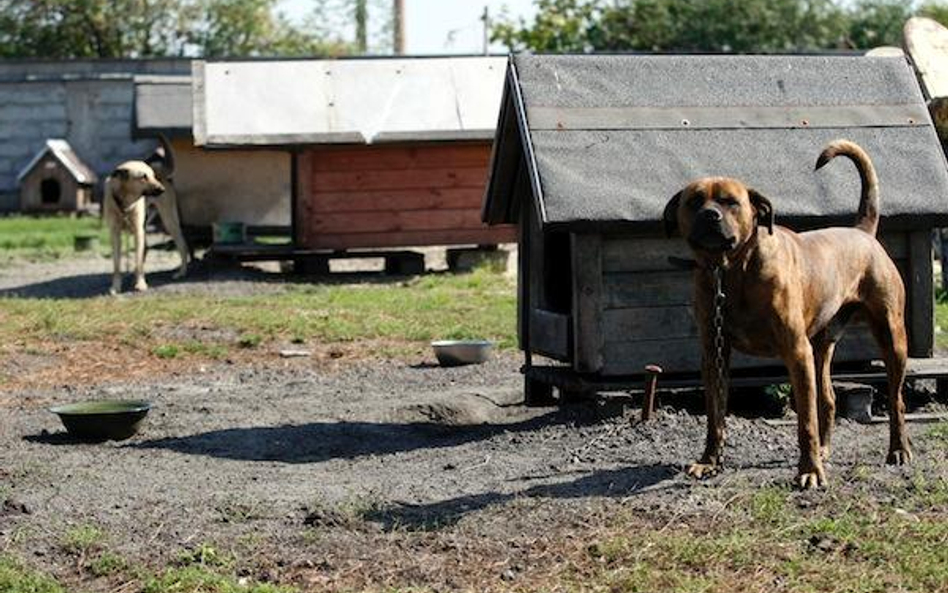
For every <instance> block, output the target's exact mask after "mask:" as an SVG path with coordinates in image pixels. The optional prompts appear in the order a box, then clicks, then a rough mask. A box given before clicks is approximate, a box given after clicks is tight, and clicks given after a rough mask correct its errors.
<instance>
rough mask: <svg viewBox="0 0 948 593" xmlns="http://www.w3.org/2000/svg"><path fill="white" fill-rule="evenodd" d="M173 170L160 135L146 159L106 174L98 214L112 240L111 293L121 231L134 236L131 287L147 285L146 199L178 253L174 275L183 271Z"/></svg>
mask: <svg viewBox="0 0 948 593" xmlns="http://www.w3.org/2000/svg"><path fill="white" fill-rule="evenodd" d="M152 165H154V167H155V168H152ZM159 172H160V173H159ZM173 173H174V157H173V155H172V153H171V148H170V146H169V145H168V143H167V141H166V140H165V139H164V138H162V146H161V147H159V149H158V150H156V151H155V153H154V154H152V155H151V156H150V157H148V159H147V161H126V162H124V163H122V164H120V165H118V166H117V167H116V168H115V170H114V171H112V173H111V174H110V175H109V176H108V177H107V178H106V180H105V192H104V197H103V200H102V215H103V217H104V218H105V221H106V223H107V224H108V227H109V231H110V234H111V240H112V287H111V289H110V290H109V292H110V293H111V294H113V295H114V294H118V293H119V292H120V291H121V290H122V267H121V263H122V231H126V232H130V233H132V235H133V237H134V239H135V290H137V291H143V290H146V289H147V288H148V283H147V282H146V281H145V215H146V211H147V202H146V199H152V200H153V201H154V204H155V206H156V207H157V209H158V214H159V216H161V221H162V223H163V224H164V226H165V229H166V230H167V231H168V232H169V233H170V234H171V236H172V238H173V239H174V242H175V245H176V247H177V249H178V254H179V255H180V256H181V266H180V267H179V268H178V270H177V271H176V272H175V274H174V277H175V278H181V277H183V276H184V275H185V274H186V273H187V266H188V247H187V243H186V242H185V240H184V235H183V233H182V232H181V224H180V222H179V220H178V203H177V194H176V193H175V191H174V185H173V183H172V175H173Z"/></svg>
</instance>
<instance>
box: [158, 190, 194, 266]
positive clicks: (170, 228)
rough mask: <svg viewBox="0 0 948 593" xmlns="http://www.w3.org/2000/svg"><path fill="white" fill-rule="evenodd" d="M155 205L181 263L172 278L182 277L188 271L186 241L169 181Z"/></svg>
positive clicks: (174, 195)
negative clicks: (172, 240)
mask: <svg viewBox="0 0 948 593" xmlns="http://www.w3.org/2000/svg"><path fill="white" fill-rule="evenodd" d="M155 207H156V208H158V216H160V217H161V224H162V225H163V226H164V227H165V231H166V232H167V233H168V234H169V235H171V238H172V239H174V245H175V247H176V248H177V250H178V255H179V256H180V257H181V265H180V266H179V267H178V270H177V271H176V272H175V273H174V279H175V280H177V279H179V278H184V276H185V275H186V274H187V273H188V253H189V251H188V243H187V241H185V240H184V233H183V232H181V220H180V217H179V216H178V195H177V192H175V189H174V186H173V185H172V184H171V181H168V182H166V183H165V193H163V194H161V195H160V196H158V197H157V198H156V199H155Z"/></svg>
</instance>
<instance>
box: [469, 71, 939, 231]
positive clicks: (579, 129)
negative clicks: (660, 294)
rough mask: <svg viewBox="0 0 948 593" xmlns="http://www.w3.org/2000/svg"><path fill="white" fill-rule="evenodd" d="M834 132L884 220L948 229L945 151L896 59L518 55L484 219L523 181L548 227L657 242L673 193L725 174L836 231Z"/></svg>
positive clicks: (841, 208) (842, 207) (785, 219)
mask: <svg viewBox="0 0 948 593" xmlns="http://www.w3.org/2000/svg"><path fill="white" fill-rule="evenodd" d="M835 138H848V139H850V140H853V141H855V142H857V143H858V144H860V145H861V146H862V147H863V148H865V149H866V151H867V152H868V153H869V155H870V156H871V157H872V159H873V162H874V164H875V165H876V169H877V171H878V174H879V183H880V191H881V195H882V212H883V215H884V216H885V217H886V218H887V221H888V222H886V224H889V225H894V224H905V225H907V226H935V225H944V224H946V223H948V168H946V162H945V156H944V154H943V153H942V151H941V148H940V145H939V143H938V140H937V138H936V135H935V131H934V128H933V127H932V124H931V120H930V118H929V115H928V111H927V109H926V106H925V103H924V100H923V98H922V95H921V92H920V91H919V88H918V85H917V83H916V80H915V77H914V75H913V72H912V70H911V68H910V66H909V64H908V63H907V62H906V60H905V59H904V58H901V57H881V58H875V57H864V56H853V55H846V56H839V55H837V56H652V55H557V56H554V55H529V54H528V55H518V56H514V57H512V58H511V60H510V62H509V64H508V70H507V78H506V83H505V88H504V98H503V102H502V107H501V115H500V122H499V125H498V129H497V135H496V137H495V143H494V156H493V159H492V164H491V178H490V183H489V186H488V190H487V195H486V198H485V203H484V211H483V218H484V220H485V221H486V222H488V223H491V224H495V223H506V222H514V221H515V219H516V218H517V207H518V205H517V202H516V199H515V198H516V197H517V196H518V195H521V194H522V192H521V191H520V190H518V187H525V188H529V191H528V193H529V194H530V195H531V196H532V198H533V203H534V206H535V207H536V208H537V210H538V214H539V217H540V220H541V221H542V223H543V224H544V225H553V226H556V225H568V226H570V227H576V226H584V225H585V226H594V227H596V228H599V227H602V226H603V225H618V226H621V227H622V228H626V229H637V230H640V231H642V232H658V231H659V230H660V224H659V222H660V220H661V215H662V210H663V208H664V206H665V203H666V202H667V201H668V199H669V198H670V197H671V196H672V195H673V194H674V193H675V192H677V191H678V190H679V189H681V188H682V187H684V186H685V185H686V184H687V183H688V182H690V181H692V180H693V179H695V178H698V177H703V176H710V175H723V176H729V177H736V178H738V179H741V180H743V181H744V182H745V183H747V184H748V185H749V186H751V187H754V188H755V189H757V190H758V191H760V192H761V193H763V194H764V195H766V196H768V197H770V199H771V200H772V202H773V203H774V207H775V210H776V213H777V218H778V222H781V223H785V224H791V225H795V224H796V225H807V224H827V223H828V222H832V223H834V224H835V223H843V224H846V223H849V222H850V221H852V220H853V218H854V216H855V212H856V208H857V205H858V201H859V176H858V174H857V173H856V170H855V169H854V168H853V166H852V164H850V163H849V162H848V161H846V160H845V159H836V160H834V161H833V162H832V163H830V164H829V165H828V166H826V167H824V168H823V169H821V170H820V171H818V172H814V165H815V163H816V158H817V156H818V154H819V153H820V151H821V150H822V148H823V146H825V145H826V143H827V142H829V141H830V140H833V139H835ZM518 179H519V180H520V181H518ZM828 219H829V220H828Z"/></svg>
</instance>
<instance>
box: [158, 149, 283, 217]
mask: <svg viewBox="0 0 948 593" xmlns="http://www.w3.org/2000/svg"><path fill="white" fill-rule="evenodd" d="M172 147H173V148H174V153H175V174H174V182H175V189H176V190H177V192H178V209H179V211H180V213H181V223H182V224H185V225H189V226H209V225H211V224H212V223H215V222H243V223H245V224H247V225H252V226H286V227H289V226H290V220H291V215H290V211H291V191H292V190H291V173H290V155H289V153H287V152H282V151H270V150H225V151H212V150H202V149H200V148H196V147H195V146H194V145H193V143H192V142H191V139H190V138H188V139H184V138H181V139H173V140H172Z"/></svg>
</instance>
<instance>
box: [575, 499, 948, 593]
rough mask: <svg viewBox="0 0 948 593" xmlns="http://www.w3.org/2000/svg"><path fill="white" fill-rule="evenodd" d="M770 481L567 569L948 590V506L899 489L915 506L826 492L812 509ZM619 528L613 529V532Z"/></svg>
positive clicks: (592, 574)
mask: <svg viewBox="0 0 948 593" xmlns="http://www.w3.org/2000/svg"><path fill="white" fill-rule="evenodd" d="M795 496H796V495H795V493H793V492H791V491H790V490H789V489H785V488H776V487H771V488H764V489H761V490H759V491H757V492H755V493H753V495H751V496H750V497H749V499H747V500H744V501H743V502H741V503H739V504H738V505H737V506H736V508H735V509H734V512H733V513H732V514H731V519H730V520H728V521H720V522H717V523H715V522H714V521H708V519H707V518H706V517H705V518H703V519H699V520H691V521H682V522H681V523H677V524H674V525H673V526H671V527H668V526H666V527H667V528H666V527H663V528H662V529H659V530H654V529H652V530H644V531H643V530H641V529H638V530H635V531H634V532H633V533H626V532H627V531H629V529H628V527H627V526H622V528H621V529H620V528H615V529H614V530H613V531H614V534H613V535H611V536H609V537H606V538H603V539H601V540H598V541H594V542H592V543H591V544H590V545H589V546H588V547H587V549H586V553H587V555H588V557H587V558H586V559H585V562H584V561H582V560H580V561H579V562H577V564H576V565H575V566H576V568H574V569H573V570H572V571H570V572H568V573H567V574H566V575H562V576H563V577H564V578H565V579H567V580H569V581H571V582H574V583H576V584H577V585H579V584H582V585H583V588H584V589H588V590H592V591H628V592H635V591H643V592H644V591H676V592H681V593H688V592H698V591H702V592H705V591H765V590H769V591H795V592H796V591H829V592H835V591H839V592H842V591H847V592H848V591H862V592H879V593H882V592H885V591H894V590H898V591H944V590H946V587H948V552H946V548H945V542H946V541H948V522H946V521H945V516H946V511H948V507H946V506H944V502H943V503H942V506H941V507H940V508H933V507H932V506H931V505H930V504H929V500H928V499H927V498H923V497H916V496H915V495H914V494H912V493H908V494H903V495H902V496H900V500H898V504H900V505H902V506H906V507H908V508H909V509H911V511H910V512H905V511H904V510H901V509H897V508H896V507H895V506H894V505H884V504H879V503H876V502H873V501H871V500H868V499H861V498H859V497H856V498H853V497H851V496H839V497H838V498H837V497H835V496H833V495H827V498H826V499H825V500H824V501H822V502H821V503H820V504H819V508H817V510H816V511H815V512H811V511H804V510H800V509H797V508H794V505H793V498H794V497H795ZM615 532H617V533H615Z"/></svg>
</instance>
